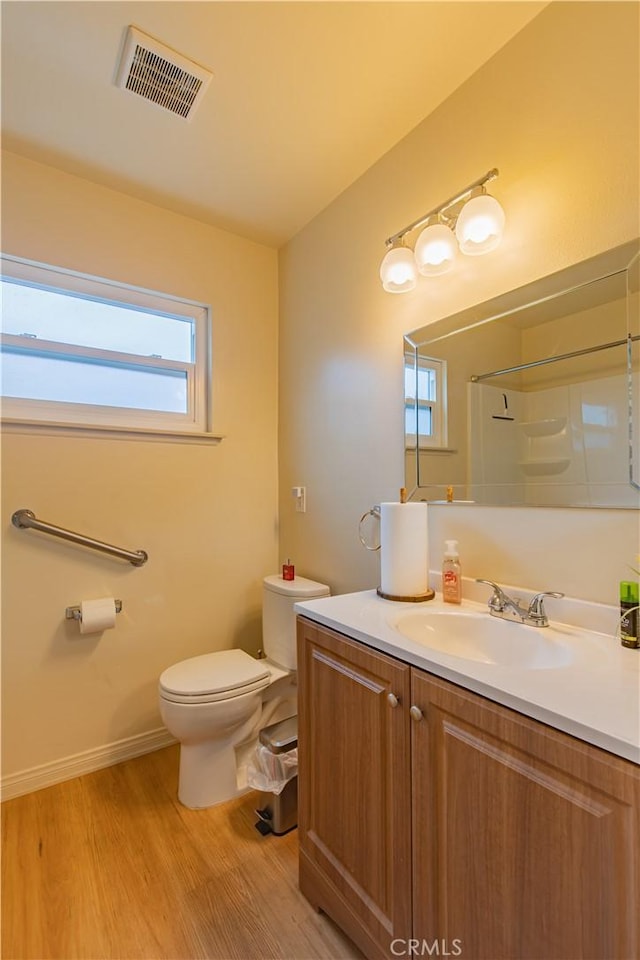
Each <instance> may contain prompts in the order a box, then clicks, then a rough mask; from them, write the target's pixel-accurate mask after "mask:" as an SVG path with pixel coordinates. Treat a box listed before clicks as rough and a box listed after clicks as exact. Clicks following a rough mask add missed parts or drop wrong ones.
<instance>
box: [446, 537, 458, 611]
mask: <svg viewBox="0 0 640 960" xmlns="http://www.w3.org/2000/svg"><path fill="white" fill-rule="evenodd" d="M442 599H443V600H444V602H445V603H462V574H461V570H460V556H459V554H458V541H457V540H446V541H445V550H444V559H443V561H442Z"/></svg>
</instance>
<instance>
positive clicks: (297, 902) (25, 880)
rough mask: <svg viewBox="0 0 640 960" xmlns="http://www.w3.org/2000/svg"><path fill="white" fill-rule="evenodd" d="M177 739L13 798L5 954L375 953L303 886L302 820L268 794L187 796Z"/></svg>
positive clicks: (6, 833) (5, 858)
mask: <svg viewBox="0 0 640 960" xmlns="http://www.w3.org/2000/svg"><path fill="white" fill-rule="evenodd" d="M177 776H178V748H177V747H169V748H167V749H165V750H159V751H157V752H156V753H151V754H147V755H146V756H144V757H139V758H137V759H135V760H130V761H128V762H126V763H122V764H119V765H118V766H114V767H109V768H108V769H106V770H100V771H98V772H97V773H92V774H88V775H86V776H84V777H78V778H77V779H76V780H70V781H68V782H66V783H62V784H57V785H56V786H53V787H49V788H47V789H45V790H39V791H37V792H36V793H32V794H29V795H28V796H25V797H19V798H17V799H15V800H8V801H6V802H5V803H4V804H3V805H2V850H3V853H2V957H3V958H4V960H36V958H37V960H45V958H47V960H48V958H51V960H72V958H73V960H76V958H79V960H107V958H122V960H129V958H131V960H142V958H151V960H164V958H180V960H189V958H199V957H205V958H212V960H213V958H215V960H235V958H237V960H267V958H274V960H275V958H282V960H285V958H286V960H333V958H335V960H341V958H361V957H362V954H361V953H360V952H359V951H358V950H357V948H356V947H355V946H354V945H353V944H352V943H351V942H350V941H349V940H347V939H346V938H345V937H344V936H343V935H342V933H341V932H340V931H339V930H338V929H337V928H336V927H335V926H334V925H333V924H332V923H331V921H330V920H329V919H328V918H327V917H325V916H324V915H322V914H318V913H316V912H315V911H314V910H313V908H312V907H311V906H310V905H309V904H308V903H307V901H306V900H305V899H304V898H303V897H302V895H301V894H300V892H299V890H298V836H297V830H293V831H291V832H290V833H289V834H287V835H285V836H283V837H275V836H268V837H262V836H261V835H260V834H259V833H258V831H257V830H256V829H255V828H254V823H255V820H256V817H255V815H254V813H253V810H254V807H255V801H256V795H255V794H247V795H246V796H244V797H241V798H240V799H238V800H233V801H230V802H229V803H225V804H221V805H220V806H218V807H213V808H211V809H209V810H197V811H196V810H187V809H186V808H185V807H182V806H181V805H180V804H179V803H178V801H177V799H176V784H177Z"/></svg>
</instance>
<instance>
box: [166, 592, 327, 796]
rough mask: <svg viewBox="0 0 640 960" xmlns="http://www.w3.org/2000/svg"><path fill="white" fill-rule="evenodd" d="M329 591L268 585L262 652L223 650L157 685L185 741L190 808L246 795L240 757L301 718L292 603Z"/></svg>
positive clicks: (182, 787) (183, 770)
mask: <svg viewBox="0 0 640 960" xmlns="http://www.w3.org/2000/svg"><path fill="white" fill-rule="evenodd" d="M328 595H329V588H328V587H327V586H325V585H324V584H322V583H316V582H315V581H314V580H307V579H306V578H305V577H296V579H295V580H290V581H285V580H283V579H282V577H279V576H270V577H265V579H264V581H263V605H262V611H263V624H262V626H263V647H264V650H265V653H266V655H267V656H266V658H265V659H262V660H256V659H254V658H253V657H251V656H249V654H248V653H245V652H244V651H243V650H220V651H218V652H217V653H207V654H203V655H201V656H197V657H191V658H189V659H188V660H182V661H181V662H180V663H176V664H174V665H173V666H171V667H168V668H167V669H166V670H165V671H164V672H163V673H162V675H161V676H160V680H159V684H158V687H159V690H158V693H159V704H160V715H161V717H162V721H163V723H164V725H165V726H166V727H167V729H168V730H169V732H170V733H172V734H173V736H174V737H176V739H177V740H179V741H180V773H179V783H178V799H179V800H180V802H181V803H182V804H184V806H186V807H190V808H192V809H197V808H202V807H210V806H213V805H214V804H216V803H222V802H223V801H225V800H230V799H231V798H232V797H235V796H237V795H238V794H240V793H243V792H244V791H245V789H246V787H245V786H244V785H243V784H242V782H239V779H238V756H237V753H238V751H239V750H240V748H242V749H243V750H244V752H245V754H246V752H247V749H250V748H251V746H252V742H253V741H254V740H255V739H256V738H257V735H258V733H259V731H260V730H261V729H262V727H264V726H266V725H267V724H268V723H275V722H276V721H278V720H284V719H286V718H287V717H291V716H294V715H295V714H296V713H297V687H296V631H295V612H294V609H293V605H294V603H296V602H297V601H298V600H306V599H311V598H313V597H324V596H328Z"/></svg>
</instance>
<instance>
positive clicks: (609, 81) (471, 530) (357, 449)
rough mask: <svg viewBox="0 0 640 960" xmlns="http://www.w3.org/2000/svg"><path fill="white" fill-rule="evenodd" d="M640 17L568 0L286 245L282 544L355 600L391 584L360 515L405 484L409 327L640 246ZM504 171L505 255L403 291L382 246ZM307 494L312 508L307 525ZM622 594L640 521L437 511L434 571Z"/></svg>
mask: <svg viewBox="0 0 640 960" xmlns="http://www.w3.org/2000/svg"><path fill="white" fill-rule="evenodd" d="M638 9H639V8H638V5H637V4H635V3H554V4H552V5H551V6H549V7H547V8H546V9H545V10H544V11H543V12H542V13H541V14H540V15H539V16H538V17H537V18H536V19H535V20H533V21H532V22H531V24H530V25H529V26H527V27H526V28H525V29H524V30H523V31H522V32H521V33H520V34H519V35H518V36H516V37H515V38H514V39H513V40H512V41H511V42H510V43H509V44H508V45H507V46H506V47H505V48H503V50H502V51H500V52H499V53H498V54H497V55H496V56H495V57H494V58H493V59H492V60H491V61H489V63H487V64H486V65H485V66H484V67H483V68H482V69H481V70H480V71H478V73H476V74H475V75H474V76H473V77H471V79H470V80H469V81H468V82H467V83H465V84H464V86H463V87H461V88H460V89H459V90H458V91H457V92H456V93H455V94H454V95H452V96H451V97H450V98H449V100H447V101H446V102H445V103H444V104H443V105H442V107H441V108H440V109H438V110H437V111H436V112H435V113H433V114H432V115H431V116H429V117H428V118H427V119H426V120H425V121H424V122H423V123H422V124H421V125H420V126H418V127H417V128H416V129H415V130H414V131H413V132H412V133H411V134H410V135H409V136H408V137H406V138H405V139H404V140H403V141H401V142H400V143H399V144H398V145H397V146H396V147H395V148H394V149H393V150H391V151H390V152H389V153H388V154H387V155H386V156H385V157H383V158H382V159H381V160H380V161H379V162H378V163H377V164H376V165H375V166H374V167H372V168H371V169H370V170H369V171H368V172H367V173H366V174H365V175H364V176H363V177H361V178H360V180H358V181H357V182H356V183H355V184H354V185H353V186H352V187H351V188H350V189H348V190H347V191H345V193H343V194H342V195H341V196H340V197H339V198H338V199H337V200H336V201H335V202H334V203H333V204H332V205H331V206H330V207H329V208H327V210H325V211H324V212H323V214H322V215H320V216H319V217H317V218H316V219H315V220H314V221H313V222H312V223H311V224H309V225H308V226H307V227H306V228H305V229H304V230H303V231H302V232H301V233H300V234H298V236H297V237H296V238H295V239H294V240H293V241H292V242H291V243H290V244H288V246H287V247H286V248H285V249H284V250H283V251H282V253H281V258H280V299H281V321H280V324H281V326H280V420H279V424H280V482H281V487H280V489H281V501H280V504H281V511H280V512H281V546H282V552H283V553H287V554H290V555H291V557H292V558H294V559H295V561H296V563H297V565H298V568H299V569H300V571H301V572H304V573H306V574H307V575H309V576H314V577H318V578H320V579H326V581H327V582H328V583H330V584H331V586H332V588H333V589H334V590H335V591H338V592H344V591H349V590H354V589H364V588H370V587H373V586H375V585H376V584H377V582H378V577H379V559H378V555H377V554H370V553H367V552H366V551H365V550H364V549H363V548H362V547H361V546H360V544H359V542H358V537H357V525H358V519H359V517H360V515H361V514H362V513H363V512H364V511H365V510H367V509H368V508H369V507H370V506H371V505H372V504H373V503H377V502H379V501H380V500H388V499H397V497H398V488H399V487H400V486H401V484H402V483H403V468H402V462H403V449H402V417H403V413H402V335H403V334H404V333H406V332H408V331H410V330H413V329H415V328H417V327H421V326H423V325H424V324H425V323H428V322H430V321H433V320H437V319H439V318H441V317H444V316H447V315H449V314H452V313H455V312H457V311H459V310H462V309H464V308H466V307H469V306H471V305H473V304H474V303H480V302H482V301H484V300H487V299H489V298H490V297H493V296H496V295H498V294H500V293H503V292H505V291H507V290H509V289H512V288H515V287H518V286H521V285H522V284H525V283H527V282H529V281H531V280H534V279H536V278H537V277H541V276H545V275H546V274H549V273H552V272H554V271H556V270H560V269H562V268H563V267H565V266H568V265H570V264H572V263H575V262H577V261H580V260H582V259H586V258H587V257H591V256H594V255H595V254H597V253H600V252H601V251H603V250H606V249H608V248H610V247H614V246H616V245H618V244H621V243H623V242H626V241H628V240H630V239H632V238H633V237H635V236H637V235H638V233H639V232H640V224H639V214H638V211H639V208H640V204H639V198H638V169H639V157H638V143H639V131H638V118H639V109H638V75H639V59H638V36H639V32H638ZM494 166H497V167H498V168H499V170H500V176H499V178H498V180H497V181H496V182H495V184H494V185H493V188H494V191H495V194H496V196H497V197H498V198H499V200H500V201H501V203H502V204H503V206H504V209H505V211H506V215H507V231H506V235H505V238H504V241H503V243H502V245H501V247H499V248H498V250H496V251H495V252H494V253H492V254H489V255H487V256H485V257H475V258H474V257H468V258H462V260H461V262H460V263H459V264H458V267H457V268H456V270H455V271H454V272H453V273H450V274H447V275H445V276H442V277H439V278H435V279H432V280H430V281H426V280H425V281H423V282H422V283H420V285H419V287H418V289H416V290H415V291H413V292H412V293H410V294H407V295H404V296H392V295H389V294H386V293H384V292H383V290H382V288H381V286H380V283H379V280H378V265H379V262H380V259H381V257H382V255H383V253H384V239H385V238H386V237H387V236H389V235H390V234H392V233H394V232H395V231H396V230H399V229H401V228H402V227H403V226H404V225H405V224H408V223H410V222H411V221H412V220H414V219H415V218H416V217H418V216H419V215H420V214H422V213H423V212H424V211H426V210H429V209H430V208H431V207H433V206H435V205H436V204H437V203H439V202H442V201H443V200H444V199H445V198H446V197H448V196H450V195H452V194H454V193H455V192H456V191H457V190H459V189H460V188H462V187H463V186H464V185H465V184H467V183H469V182H471V181H472V180H474V179H475V178H476V177H479V176H481V175H482V174H484V173H485V172H486V171H487V170H489V169H490V168H492V167H494ZM292 484H306V485H307V488H308V504H309V507H308V512H307V513H306V514H298V513H294V509H293V501H292V499H291V497H290V490H289V488H290V486H291V485H292ZM445 537H456V538H458V539H459V540H460V546H461V554H462V561H463V572H464V573H466V574H467V575H468V576H483V577H489V578H493V579H497V580H499V581H502V582H504V583H511V584H517V585H521V586H526V587H534V588H540V589H554V590H562V591H565V592H566V593H567V594H570V595H573V596H577V597H585V598H589V599H593V600H599V601H603V602H615V600H616V598H617V593H618V591H617V582H618V580H620V579H623V578H627V577H628V576H629V569H628V567H627V566H626V564H628V563H632V562H633V561H634V558H635V554H636V553H637V552H638V526H637V514H636V513H629V512H625V511H616V510H593V511H588V510H568V509H539V508H538V509H536V508H530V509H520V508H503V509H500V508H488V507H487V508H481V507H452V508H449V507H435V508H433V509H432V511H431V519H430V540H431V550H430V554H431V559H432V564H434V563H435V564H436V565H437V564H439V562H440V558H441V546H442V541H443V540H444V538H445Z"/></svg>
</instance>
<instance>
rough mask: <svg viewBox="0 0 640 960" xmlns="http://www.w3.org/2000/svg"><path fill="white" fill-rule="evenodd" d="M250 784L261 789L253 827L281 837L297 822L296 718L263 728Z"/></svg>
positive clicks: (251, 767)
mask: <svg viewBox="0 0 640 960" xmlns="http://www.w3.org/2000/svg"><path fill="white" fill-rule="evenodd" d="M248 780H249V784H250V785H251V786H255V787H258V788H259V789H260V788H262V789H261V793H260V802H259V806H258V809H257V810H256V813H257V814H258V817H259V820H258V822H257V823H256V829H257V830H259V831H260V833H262V834H263V835H266V834H268V833H275V834H276V835H278V836H280V835H281V834H283V833H287V832H288V831H289V830H293V828H294V827H297V825H298V718H297V717H289V718H288V719H287V720H281V721H280V722H279V723H272V724H271V726H268V727H263V729H262V730H261V731H260V742H259V744H258V746H257V747H256V751H255V754H254V758H253V763H250V765H249V771H248Z"/></svg>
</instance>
